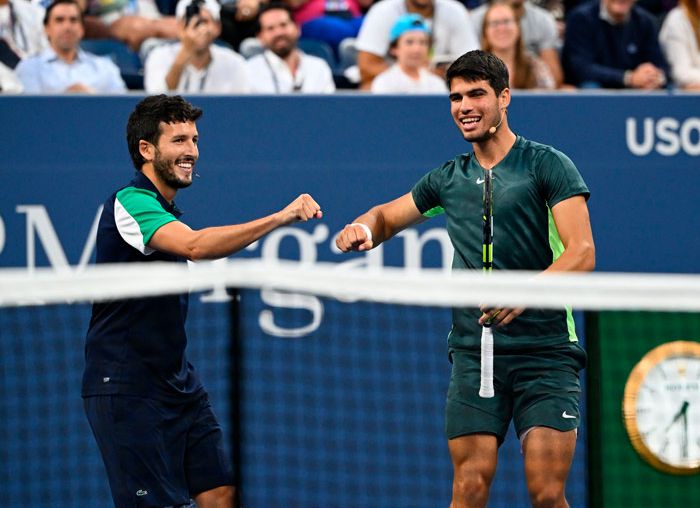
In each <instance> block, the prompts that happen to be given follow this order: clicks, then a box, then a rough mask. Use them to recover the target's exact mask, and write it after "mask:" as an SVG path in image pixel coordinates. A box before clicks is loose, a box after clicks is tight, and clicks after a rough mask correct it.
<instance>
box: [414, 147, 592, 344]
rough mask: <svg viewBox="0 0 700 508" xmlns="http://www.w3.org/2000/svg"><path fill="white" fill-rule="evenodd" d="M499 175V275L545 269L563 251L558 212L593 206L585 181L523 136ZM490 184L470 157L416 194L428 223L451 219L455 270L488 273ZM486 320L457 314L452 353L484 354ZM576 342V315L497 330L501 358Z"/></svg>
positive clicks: (557, 314)
mask: <svg viewBox="0 0 700 508" xmlns="http://www.w3.org/2000/svg"><path fill="white" fill-rule="evenodd" d="M492 171H493V231H494V233H493V267H494V269H495V270H536V271H541V270H544V269H546V268H547V267H548V266H550V265H551V264H552V263H553V262H554V260H555V259H556V258H557V257H558V256H559V255H560V254H561V253H562V252H563V250H564V249H563V246H562V243H561V240H560V238H559V234H558V232H557V230H556V227H555V225H554V220H553V219H552V214H551V208H552V207H553V206H554V205H556V204H557V203H559V202H560V201H563V200H565V199H568V198H570V197H573V196H584V197H585V198H586V199H588V196H589V191H588V187H587V186H586V184H585V182H584V181H583V178H582V177H581V174H580V173H579V172H578V170H577V169H576V166H574V163H573V162H571V160H570V159H569V158H568V157H567V156H566V155H564V154H563V153H561V152H559V151H558V150H555V149H554V148H552V147H550V146H547V145H543V144H540V143H536V142H533V141H528V140H526V139H525V138H523V137H521V136H518V137H517V139H516V141H515V144H514V145H513V147H512V148H511V149H510V151H509V152H508V154H507V155H506V156H505V158H504V159H503V160H502V161H501V162H499V163H498V164H497V165H496V166H495V167H494V168H493V170H492ZM483 181H484V168H483V167H482V166H481V165H480V164H479V161H478V160H477V159H476V157H475V156H474V154H473V153H469V154H463V155H459V156H457V157H455V158H454V159H453V160H451V161H448V162H446V163H444V164H443V165H442V166H440V167H438V168H435V169H434V170H432V171H430V172H429V173H428V174H426V175H425V176H423V178H421V179H420V180H419V181H418V183H416V185H415V186H414V187H413V190H412V194H413V199H414V201H415V203H416V206H417V207H418V210H419V211H420V212H421V213H422V214H423V215H425V216H427V217H432V216H435V215H438V214H441V213H444V214H445V216H446V220H447V232H448V234H449V236H450V239H451V241H452V245H453V246H454V249H455V252H454V258H453V260H452V268H453V269H458V270H463V269H466V270H481V269H482V263H483V262H482V238H483V234H482V233H483V223H482V214H483V185H484V184H483ZM480 315H481V313H480V312H479V309H477V308H455V309H453V311H452V316H453V318H452V329H451V331H450V335H449V339H448V342H449V345H450V347H454V348H475V347H479V344H480V339H481V326H479V323H478V319H479V316H480ZM576 340H577V338H576V333H575V331H574V327H573V318H572V317H571V310H570V308H562V309H561V310H545V309H531V308H529V309H526V310H525V312H523V314H521V315H520V316H518V318H516V319H515V320H514V321H513V322H512V323H510V324H509V325H506V326H501V327H498V328H494V341H495V347H496V349H501V350H506V349H527V348H534V347H541V346H548V345H552V344H559V343H563V342H568V341H576Z"/></svg>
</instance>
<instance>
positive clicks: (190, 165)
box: [178, 162, 192, 169]
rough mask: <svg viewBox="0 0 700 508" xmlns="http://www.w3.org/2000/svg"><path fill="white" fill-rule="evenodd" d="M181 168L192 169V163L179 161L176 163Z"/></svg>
mask: <svg viewBox="0 0 700 508" xmlns="http://www.w3.org/2000/svg"><path fill="white" fill-rule="evenodd" d="M178 166H180V167H181V168H183V169H192V163H191V162H180V163H179V164H178Z"/></svg>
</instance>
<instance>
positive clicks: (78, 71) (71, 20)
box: [15, 0, 126, 93]
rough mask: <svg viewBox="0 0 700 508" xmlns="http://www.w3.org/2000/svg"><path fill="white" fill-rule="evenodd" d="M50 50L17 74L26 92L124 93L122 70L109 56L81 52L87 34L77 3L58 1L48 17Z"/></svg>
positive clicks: (23, 65)
mask: <svg viewBox="0 0 700 508" xmlns="http://www.w3.org/2000/svg"><path fill="white" fill-rule="evenodd" d="M44 30H45V31H46V36H47V38H48V41H49V46H50V47H49V48H48V49H46V50H44V51H43V52H42V53H40V54H38V55H34V56H31V57H28V58H25V59H23V60H22V61H20V62H19V64H18V65H17V68H16V69H15V72H16V74H17V77H18V78H19V79H20V81H21V82H22V85H23V86H24V91H25V93H63V92H80V93H121V92H125V91H126V85H125V84H124V81H123V80H122V77H121V75H120V73H119V68H118V67H117V66H116V65H114V63H113V62H112V61H111V60H110V59H109V58H106V57H101V56H96V55H93V54H91V53H88V52H86V51H83V50H81V49H80V41H81V40H82V38H83V35H84V34H85V30H84V27H83V17H82V12H81V10H80V6H79V5H78V3H77V2H76V1H75V0H56V1H55V2H53V3H52V4H51V5H50V6H49V7H48V9H46V15H45V16H44Z"/></svg>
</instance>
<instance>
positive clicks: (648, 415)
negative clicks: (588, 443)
mask: <svg viewBox="0 0 700 508" xmlns="http://www.w3.org/2000/svg"><path fill="white" fill-rule="evenodd" d="M623 412H624V418H625V426H626V428H627V432H628V434H629V437H630V440H631V441H632V445H633V446H634V447H635V449H636V450H637V451H638V452H639V453H640V455H641V456H642V457H643V458H644V459H646V460H647V461H648V462H649V463H650V464H652V465H653V466H654V467H656V468H658V469H660V470H662V471H666V472H671V473H680V474H686V473H688V474H689V473H695V472H699V471H700V343H697V342H687V341H676V342H670V343H667V344H664V345H662V346H659V347H658V348H656V349H654V350H652V351H650V352H649V353H648V354H647V355H645V356H644V358H643V359H642V360H641V361H640V362H639V363H638V364H637V366H636V367H635V368H634V370H633V371H632V373H631V374H630V377H629V379H628V381H627V386H626V387H625V399H624V404H623Z"/></svg>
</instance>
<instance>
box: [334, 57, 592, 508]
mask: <svg viewBox="0 0 700 508" xmlns="http://www.w3.org/2000/svg"><path fill="white" fill-rule="evenodd" d="M447 84H448V86H449V89H450V95H449V99H450V104H451V113H452V117H453V119H454V121H455V123H456V124H457V127H458V128H459V131H460V132H461V134H462V136H463V137H464V139H465V140H467V141H469V142H471V143H472V147H473V152H471V153H468V154H462V155H458V156H457V157H455V158H454V159H452V160H450V161H448V162H446V163H444V164H443V165H441V166H439V167H438V168H435V169H434V170H432V171H430V172H429V173H428V174H426V175H425V176H424V177H423V178H421V179H420V180H419V181H418V183H417V184H416V185H415V186H414V187H413V189H412V190H411V192H409V193H407V194H405V195H403V196H401V197H400V198H398V199H396V200H394V201H391V202H389V203H385V204H382V205H379V206H376V207H374V208H372V209H371V210H369V211H368V212H367V213H365V214H364V215H361V216H360V217H358V218H357V219H355V221H354V222H353V223H352V224H349V225H347V226H345V228H344V229H343V230H342V231H341V232H340V234H339V235H338V237H337V240H336V244H337V246H338V247H339V248H340V249H341V250H342V251H344V252H347V251H365V250H369V249H372V248H374V247H376V246H377V245H379V244H381V243H382V242H384V241H386V240H388V239H389V238H391V237H393V236H394V235H396V234H397V233H398V232H400V231H401V230H403V229H405V228H407V227H409V226H411V225H414V224H417V223H420V222H422V221H424V220H427V218H429V217H432V216H434V215H437V214H439V213H444V214H445V216H446V220H447V231H448V233H449V235H450V239H451V241H452V244H453V245H454V248H455V254H454V259H453V263H452V266H453V268H455V269H467V270H470V269H472V270H481V268H482V212H483V208H482V197H483V182H484V175H485V174H486V173H485V171H491V172H492V173H491V175H492V176H493V191H492V192H493V204H492V206H493V223H494V226H493V228H494V232H493V267H494V269H506V270H537V271H542V272H543V273H549V272H555V271H589V270H592V269H593V268H594V265H595V248H594V245H593V237H592V233H591V227H590V221H589V217H588V208H587V206H586V200H587V199H588V196H589V192H588V188H587V187H586V184H585V183H584V181H583V179H582V178H581V175H580V174H579V172H578V170H577V169H576V167H575V166H574V164H573V163H572V162H571V160H570V159H569V158H568V157H566V155H564V154H563V153H561V152H559V151H557V150H555V149H554V148H552V147H550V146H546V145H543V144H540V143H535V142H533V141H529V140H527V139H524V138H523V137H521V136H517V135H516V134H514V133H513V132H512V131H511V129H510V127H509V126H508V117H507V109H508V106H509V104H510V100H511V95H510V90H509V88H508V70H507V68H506V66H505V65H504V64H503V62H502V61H501V60H499V59H498V58H497V57H495V56H493V55H491V54H488V53H486V52H483V51H479V50H477V51H470V52H469V53H466V54H464V55H463V56H461V57H460V58H459V59H457V60H456V61H455V62H454V63H453V64H452V65H451V66H450V68H449V69H448V71H447ZM489 320H490V321H492V323H493V330H494V338H495V339H494V340H495V352H494V387H495V396H494V397H493V398H481V397H480V396H479V393H478V392H479V385H480V338H481V327H482V325H483V324H484V323H486V322H487V321H489ZM448 346H449V354H450V359H451V361H452V364H453V366H452V376H451V379H450V386H449V390H448V394H447V404H446V425H445V428H446V433H447V438H448V445H449V451H450V455H451V457H452V463H453V465H454V479H453V489H452V504H451V508H465V507H481V506H486V503H487V501H488V495H489V488H490V485H491V483H492V480H493V477H494V474H495V472H496V461H497V455H498V446H499V445H500V444H501V443H502V442H503V439H504V437H505V435H506V431H507V429H508V426H509V424H510V422H511V420H512V421H513V423H514V426H515V430H516V432H517V434H518V437H519V439H520V442H521V448H522V451H523V456H524V461H525V475H526V480H527V488H528V491H529V496H530V499H531V502H532V505H533V506H535V507H550V508H554V507H566V506H568V503H567V501H566V497H565V486H566V479H567V476H568V473H569V469H570V467H571V462H572V459H573V456H574V450H575V447H576V429H577V428H578V425H579V418H580V415H579V396H580V385H579V377H578V375H579V371H580V370H581V369H582V368H583V367H584V366H585V362H586V355H585V353H584V351H583V350H582V349H581V347H580V346H579V345H578V342H577V339H576V334H575V331H574V327H573V320H572V317H571V313H570V310H569V309H562V310H541V309H522V308H482V309H478V308H471V309H464V308H460V309H454V310H453V323H452V329H451V331H450V334H449V338H448Z"/></svg>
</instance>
